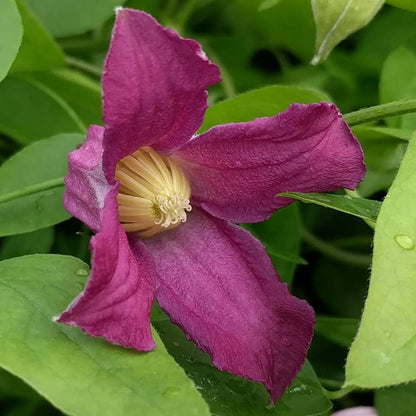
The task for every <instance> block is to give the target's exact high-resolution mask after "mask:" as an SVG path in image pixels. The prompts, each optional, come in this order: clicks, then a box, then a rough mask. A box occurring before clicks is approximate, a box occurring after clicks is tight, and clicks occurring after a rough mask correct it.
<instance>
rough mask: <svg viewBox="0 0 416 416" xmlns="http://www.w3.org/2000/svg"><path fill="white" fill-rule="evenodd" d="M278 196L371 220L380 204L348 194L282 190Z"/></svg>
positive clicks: (372, 220) (373, 218) (375, 216)
mask: <svg viewBox="0 0 416 416" xmlns="http://www.w3.org/2000/svg"><path fill="white" fill-rule="evenodd" d="M279 196H287V197H289V198H294V199H298V200H299V201H302V202H306V203H309V204H317V205H321V206H322V207H326V208H331V209H335V210H337V211H341V212H345V213H346V214H350V215H354V216H355V217H359V218H362V219H363V220H367V221H371V222H375V221H376V220H377V216H378V212H379V210H380V205H381V203H380V202H378V201H373V200H370V199H364V198H354V197H351V196H349V195H335V194H324V193H322V194H318V193H309V194H303V193H299V192H284V193H281V194H279Z"/></svg>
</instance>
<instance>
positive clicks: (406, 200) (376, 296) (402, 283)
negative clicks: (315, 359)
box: [346, 136, 416, 388]
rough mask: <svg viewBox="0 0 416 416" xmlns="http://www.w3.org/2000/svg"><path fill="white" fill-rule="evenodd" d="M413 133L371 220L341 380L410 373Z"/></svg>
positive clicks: (415, 370)
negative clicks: (362, 297)
mask: <svg viewBox="0 0 416 416" xmlns="http://www.w3.org/2000/svg"><path fill="white" fill-rule="evenodd" d="M415 181H416V137H415V136H414V137H413V138H412V140H411V141H410V143H409V147H408V150H407V152H406V155H405V157H404V159H403V162H402V164H401V166H400V169H399V172H398V174H397V177H396V179H395V180H394V182H393V185H392V186H391V188H390V190H389V192H388V194H387V196H386V198H385V200H384V202H383V204H382V207H381V210H380V215H379V217H378V220H377V225H376V232H375V239H374V255H373V265H372V271H371V280H370V288H369V292H368V298H367V300H366V303H365V307H364V313H363V317H362V320H361V325H360V328H359V331H358V335H357V338H356V339H355V341H354V343H353V344H352V347H351V350H350V352H349V355H348V359H347V365H346V385H347V386H358V387H364V388H378V387H383V386H387V385H392V384H398V383H404V382H408V381H411V380H415V379H416V364H415V360H414V357H415V354H416V309H415V307H414V300H415V298H416V280H415V278H414V277H415V270H416V256H415V253H416V243H415V242H416V211H415V209H414V207H415V204H416V188H415V186H414V183H415Z"/></svg>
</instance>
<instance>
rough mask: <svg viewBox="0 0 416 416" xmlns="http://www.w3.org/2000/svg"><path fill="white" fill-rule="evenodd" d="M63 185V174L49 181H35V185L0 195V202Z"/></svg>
mask: <svg viewBox="0 0 416 416" xmlns="http://www.w3.org/2000/svg"><path fill="white" fill-rule="evenodd" d="M63 185H64V177H63V176H62V177H61V178H56V179H51V180H49V181H45V182H42V183H37V184H35V185H30V186H27V187H26V188H23V189H19V190H17V191H14V192H9V193H6V194H3V195H0V204H1V203H4V202H9V201H13V200H14V199H17V198H21V197H24V196H29V195H33V194H36V193H38V192H42V191H47V190H49V189H54V188H58V187H59V186H63Z"/></svg>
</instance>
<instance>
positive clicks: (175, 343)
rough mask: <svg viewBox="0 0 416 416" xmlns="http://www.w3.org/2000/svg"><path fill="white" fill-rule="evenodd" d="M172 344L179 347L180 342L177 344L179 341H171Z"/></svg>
mask: <svg viewBox="0 0 416 416" xmlns="http://www.w3.org/2000/svg"><path fill="white" fill-rule="evenodd" d="M173 345H174V346H175V347H179V346H180V345H181V344H179V342H177V341H173Z"/></svg>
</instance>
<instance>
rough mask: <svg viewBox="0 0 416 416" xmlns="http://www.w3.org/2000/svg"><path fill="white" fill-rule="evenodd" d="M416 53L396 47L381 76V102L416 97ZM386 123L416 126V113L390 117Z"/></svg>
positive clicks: (396, 125)
mask: <svg viewBox="0 0 416 416" xmlns="http://www.w3.org/2000/svg"><path fill="white" fill-rule="evenodd" d="M415 74H416V54H415V53H414V52H412V51H410V50H409V49H406V48H404V47H400V48H398V49H395V50H394V51H393V52H391V54H390V55H389V56H388V57H387V59H386V61H385V62H384V65H383V68H382V71H381V76H380V102H381V103H388V102H391V101H396V100H403V99H406V98H414V97H416V75H415ZM386 123H387V124H388V125H389V126H391V127H400V128H404V129H412V130H414V129H415V128H416V115H415V114H405V115H402V116H397V117H389V118H387V119H386Z"/></svg>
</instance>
